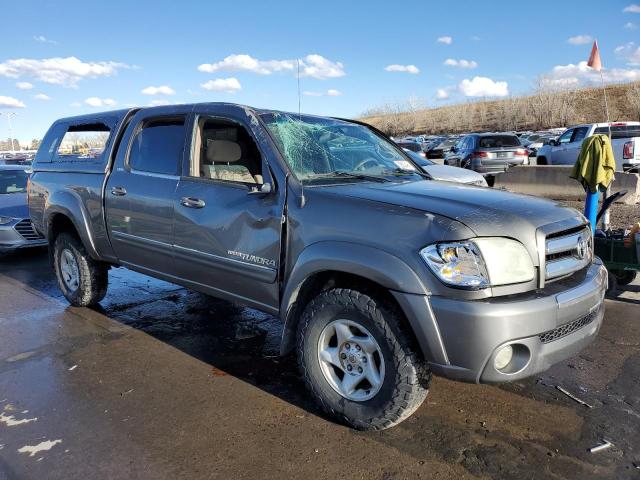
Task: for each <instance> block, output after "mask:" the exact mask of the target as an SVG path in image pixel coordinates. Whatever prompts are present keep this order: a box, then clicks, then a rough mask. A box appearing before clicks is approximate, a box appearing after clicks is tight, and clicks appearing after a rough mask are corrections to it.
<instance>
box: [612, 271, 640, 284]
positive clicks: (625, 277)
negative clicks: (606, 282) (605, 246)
mask: <svg viewBox="0 0 640 480" xmlns="http://www.w3.org/2000/svg"><path fill="white" fill-rule="evenodd" d="M611 273H613V274H614V275H615V277H616V280H617V281H618V285H629V284H630V283H631V282H633V281H634V280H635V279H636V276H637V275H638V272H636V271H635V270H612V271H611Z"/></svg>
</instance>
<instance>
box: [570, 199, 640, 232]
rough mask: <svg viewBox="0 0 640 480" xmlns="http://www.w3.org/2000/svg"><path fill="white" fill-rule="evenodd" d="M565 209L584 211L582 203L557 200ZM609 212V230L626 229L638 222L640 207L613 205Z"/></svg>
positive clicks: (639, 219) (639, 220)
mask: <svg viewBox="0 0 640 480" xmlns="http://www.w3.org/2000/svg"><path fill="white" fill-rule="evenodd" d="M558 202H560V203H561V204H563V205H566V206H567V207H572V208H575V209H577V210H580V211H581V212H582V211H584V202H578V201H573V200H558ZM609 211H610V212H611V228H613V229H616V228H628V227H630V226H631V225H633V224H634V223H636V222H640V205H623V204H614V205H613V206H612V207H611V208H610V210H609Z"/></svg>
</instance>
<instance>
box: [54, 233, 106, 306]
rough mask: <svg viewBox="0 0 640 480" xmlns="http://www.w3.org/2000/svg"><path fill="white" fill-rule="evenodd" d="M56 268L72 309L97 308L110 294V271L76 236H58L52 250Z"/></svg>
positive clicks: (60, 285) (63, 291)
mask: <svg viewBox="0 0 640 480" xmlns="http://www.w3.org/2000/svg"><path fill="white" fill-rule="evenodd" d="M53 266H54V270H55V272H56V278H57V280H58V286H59V287H60V290H62V293H63V294H64V296H65V298H66V299H67V300H68V301H69V303H70V304H71V305H74V306H76V307H87V306H90V305H95V304H97V303H98V302H100V300H102V299H103V298H104V296H105V295H106V294H107V286H108V282H109V277H108V267H107V266H106V265H105V264H103V263H101V262H97V261H95V260H94V259H92V258H91V257H90V256H89V254H88V253H87V251H86V249H85V248H84V245H82V242H81V241H80V240H79V239H78V237H76V236H75V235H72V234H70V233H61V234H60V235H58V237H57V238H56V240H55V243H54V247H53Z"/></svg>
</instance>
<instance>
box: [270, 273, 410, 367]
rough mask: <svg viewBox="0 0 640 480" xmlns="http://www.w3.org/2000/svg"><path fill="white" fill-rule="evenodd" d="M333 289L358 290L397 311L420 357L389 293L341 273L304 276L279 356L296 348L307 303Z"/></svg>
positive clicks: (356, 276)
mask: <svg viewBox="0 0 640 480" xmlns="http://www.w3.org/2000/svg"><path fill="white" fill-rule="evenodd" d="M332 288H348V289H351V290H358V291H359V292H361V293H364V294H365V295H368V296H370V297H373V298H375V299H377V300H380V301H382V302H383V304H384V306H385V307H386V308H388V309H392V310H394V311H396V312H397V313H398V317H399V318H401V321H402V323H403V325H401V327H402V328H403V330H404V331H405V332H406V333H407V334H408V335H409V338H410V339H411V342H412V343H413V346H414V347H415V351H416V352H418V353H419V354H420V355H422V350H421V349H420V348H419V347H418V341H417V339H416V337H415V334H414V332H413V329H412V328H411V327H410V325H409V322H408V320H407V319H406V317H405V315H404V312H403V311H402V308H401V307H400V305H399V304H398V302H397V301H396V299H395V298H394V297H393V295H392V294H391V292H390V291H389V290H388V289H387V288H385V287H383V286H382V285H380V284H378V283H376V282H373V281H371V280H369V279H368V278H365V277H361V276H359V275H355V274H352V273H347V272H340V271H325V272H318V273H315V274H313V275H311V276H309V277H307V278H306V279H305V280H304V282H303V283H302V284H301V285H300V287H299V288H298V291H297V294H296V295H295V297H294V298H295V299H294V301H293V302H292V304H291V305H290V307H289V310H288V311H287V313H286V317H285V328H284V332H283V334H282V345H281V354H283V355H286V354H288V353H290V352H291V351H292V350H293V348H294V346H295V337H296V331H297V328H298V321H299V320H300V317H301V316H302V312H303V311H304V309H305V307H306V306H307V304H308V303H309V302H310V301H311V300H312V299H313V298H314V297H316V296H317V295H319V294H320V293H321V292H324V291H325V290H330V289H332Z"/></svg>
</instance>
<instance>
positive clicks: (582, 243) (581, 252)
mask: <svg viewBox="0 0 640 480" xmlns="http://www.w3.org/2000/svg"><path fill="white" fill-rule="evenodd" d="M576 253H577V254H578V258H579V259H580V260H584V259H585V258H586V257H587V255H588V253H589V242H588V241H587V239H586V238H585V237H580V239H579V240H578V246H577V247H576Z"/></svg>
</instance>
